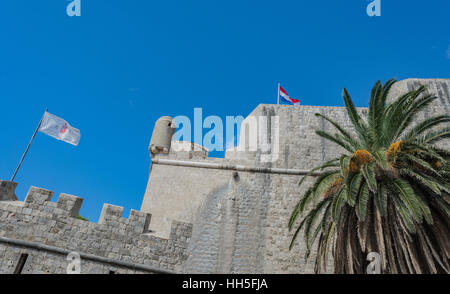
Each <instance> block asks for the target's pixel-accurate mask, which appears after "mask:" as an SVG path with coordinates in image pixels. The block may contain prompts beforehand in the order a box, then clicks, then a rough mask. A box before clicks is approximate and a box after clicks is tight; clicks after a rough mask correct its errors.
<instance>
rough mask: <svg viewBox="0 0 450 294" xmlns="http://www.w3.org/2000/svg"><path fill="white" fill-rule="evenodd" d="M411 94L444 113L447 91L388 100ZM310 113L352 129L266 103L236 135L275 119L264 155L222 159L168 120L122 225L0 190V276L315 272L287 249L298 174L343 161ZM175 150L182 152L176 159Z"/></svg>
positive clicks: (435, 88)
mask: <svg viewBox="0 0 450 294" xmlns="http://www.w3.org/2000/svg"><path fill="white" fill-rule="evenodd" d="M418 84H426V85H427V86H428V88H429V91H431V92H432V93H435V94H436V95H438V96H439V99H438V101H436V103H435V104H434V105H432V106H430V107H429V111H427V112H426V113H425V114H424V115H425V116H430V115H435V114H442V113H449V110H450V96H449V95H450V94H449V89H450V80H417V79H409V80H404V81H401V82H398V83H396V84H395V85H394V87H393V89H392V91H391V95H390V98H389V99H391V100H392V99H393V98H395V97H397V96H398V95H399V94H400V93H403V92H404V91H405V90H407V89H408V90H411V89H412V88H411V87H417V85H418ZM359 111H360V113H361V114H362V115H365V114H366V112H367V109H365V108H360V109H359ZM317 112H319V113H322V114H324V115H327V116H329V117H331V118H332V119H334V120H336V121H338V122H340V123H341V124H343V125H344V126H347V127H350V126H351V124H350V122H349V120H348V119H347V117H346V111H345V109H344V108H343V107H322V106H284V105H264V104H261V105H259V106H258V107H257V108H256V109H255V110H254V111H253V112H252V113H251V114H250V115H249V116H248V117H247V118H246V119H245V121H244V124H243V125H245V122H248V121H249V120H250V119H251V118H252V117H260V116H263V117H268V118H269V120H270V117H278V118H279V120H278V121H273V122H274V125H273V126H271V124H270V123H269V124H268V125H258V133H261V134H263V135H264V136H265V137H267V138H270V141H269V146H268V148H267V150H264V148H261V146H259V145H258V148H257V149H256V151H254V150H252V151H250V150H247V151H238V150H237V148H235V149H232V150H228V151H227V152H226V155H225V158H210V157H208V151H207V150H206V149H204V148H202V147H201V146H198V145H196V144H193V143H191V142H171V139H172V135H173V129H168V128H166V127H170V126H169V123H170V118H168V117H163V118H162V119H160V120H159V121H158V122H157V124H156V125H155V129H154V133H153V135H152V142H151V144H150V147H149V150H150V153H151V159H152V165H151V168H150V175H149V181H148V184H147V189H146V192H145V195H144V199H143V202H142V207H141V211H140V212H138V211H131V213H130V217H129V219H123V218H121V213H122V208H120V207H116V206H112V205H109V204H105V206H104V208H103V211H102V214H101V217H100V220H99V223H98V224H94V223H89V222H85V221H82V220H78V219H76V218H75V216H76V215H78V211H79V207H80V205H81V201H82V199H81V198H78V197H75V196H70V195H66V194H62V195H61V196H60V198H59V199H58V202H57V203H54V202H50V198H51V194H52V193H51V192H50V191H46V190H43V189H38V188H33V187H32V188H31V189H30V191H29V193H28V196H27V198H26V199H25V201H24V202H20V201H17V197H15V195H14V189H15V185H16V184H14V183H9V182H0V221H1V223H0V273H9V272H13V271H14V270H15V269H16V268H17V265H18V263H20V262H19V260H20V259H21V256H22V257H23V256H24V255H23V254H28V258H27V260H26V262H25V264H24V266H23V272H30V273H31V272H33V273H34V272H49V273H62V272H65V270H66V267H67V264H68V261H67V260H66V256H67V253H68V252H70V251H78V252H79V253H80V254H81V255H82V256H81V259H82V272H87V273H107V272H109V271H113V272H117V273H131V272H132V273H134V272H139V273H149V272H154V273H158V272H165V273H173V272H186V273H312V272H313V269H314V258H313V257H312V258H310V259H309V260H308V262H307V263H305V260H304V254H305V250H306V248H305V244H304V243H303V242H302V240H301V238H299V239H298V242H297V244H296V245H295V247H294V248H293V250H291V251H289V249H288V246H289V242H290V240H291V237H292V235H291V233H289V232H288V229H287V223H288V218H289V216H290V213H291V211H292V208H293V207H294V205H295V203H296V201H297V200H298V198H299V197H300V195H301V194H302V193H303V192H304V189H305V187H306V186H308V185H307V183H306V184H305V185H304V186H303V187H302V188H300V189H299V188H298V185H297V183H298V181H299V179H300V178H301V177H302V175H304V174H305V173H306V171H307V170H309V169H311V168H313V167H315V166H317V165H318V164H320V163H322V162H324V161H327V160H329V159H331V158H333V157H335V156H337V155H339V154H341V153H342V152H343V150H341V149H340V148H337V147H336V146H335V145H333V144H331V143H329V142H327V141H325V140H324V139H322V138H320V137H319V136H317V135H316V134H315V131H316V130H318V129H322V130H327V131H331V132H334V130H333V127H332V126H331V125H330V124H328V123H327V122H326V121H324V120H323V119H320V118H318V117H316V116H315V115H314V114H315V113H317ZM277 126H279V130H280V132H279V136H276V132H275V130H276V129H277ZM245 134H248V133H247V132H246V128H245V127H243V128H242V129H241V141H240V144H242V145H243V146H241V147H244V148H247V149H248V147H249V146H247V141H245V140H242V138H243V137H244V135H245ZM154 138H155V139H154ZM443 144H444V145H446V146H449V145H450V144H448V142H445V143H443ZM180 146H184V147H186V146H188V147H189V148H188V150H186V148H185V151H182V152H180V151H175V150H179V148H175V147H180ZM268 159H269V160H268ZM310 180H312V178H311V179H310ZM150 217H151V221H150ZM83 264H84V265H85V266H83ZM330 264H332V263H331V262H330ZM329 271H332V268H331V266H330V268H329Z"/></svg>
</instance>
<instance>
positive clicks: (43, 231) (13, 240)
mask: <svg viewBox="0 0 450 294" xmlns="http://www.w3.org/2000/svg"><path fill="white" fill-rule="evenodd" d="M10 185H11V183H10V182H6V181H1V182H0V187H2V189H0V192H1V191H2V190H3V191H5V190H6V189H5V188H7V187H8V186H10ZM14 186H15V185H14ZM8 190H9V192H11V193H12V194H9V195H8V194H3V198H4V199H5V198H9V199H11V198H13V200H3V201H0V273H14V272H15V271H19V272H21V273H58V274H60V273H66V270H67V267H68V265H69V263H70V261H68V260H67V256H68V254H69V253H70V252H73V251H75V252H78V253H79V254H80V256H81V267H80V268H81V273H101V274H108V273H175V272H179V271H180V266H181V265H182V264H183V263H184V262H185V260H186V257H187V256H186V248H187V244H188V243H189V240H190V237H191V233H192V225H190V224H185V223H181V222H176V221H174V222H173V223H172V226H171V232H170V235H169V238H168V239H162V238H158V237H154V236H151V235H150V234H148V225H149V223H150V218H151V216H150V215H149V214H147V213H143V212H139V211H135V210H131V212H130V216H129V218H128V219H125V218H122V217H121V216H122V211H123V208H122V207H119V206H114V205H110V204H105V205H104V206H103V209H102V212H101V215H100V219H99V221H98V223H91V222H88V221H84V220H80V219H77V218H76V216H78V212H79V210H80V208H81V204H82V201H83V199H82V198H79V197H76V196H72V195H67V194H61V195H60V196H59V198H58V200H57V202H51V201H50V200H51V198H52V195H53V192H51V191H48V190H45V189H40V188H35V187H31V188H30V190H29V191H28V194H27V196H26V199H25V201H23V202H22V201H17V200H14V198H15V195H14V194H13V193H14V190H13V189H8ZM20 263H22V264H21V265H20ZM20 267H21V269H20Z"/></svg>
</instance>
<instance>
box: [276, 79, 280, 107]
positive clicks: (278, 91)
mask: <svg viewBox="0 0 450 294" xmlns="http://www.w3.org/2000/svg"><path fill="white" fill-rule="evenodd" d="M277 95H278V98H277V105H279V104H280V83H278V89H277Z"/></svg>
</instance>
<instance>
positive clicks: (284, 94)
mask: <svg viewBox="0 0 450 294" xmlns="http://www.w3.org/2000/svg"><path fill="white" fill-rule="evenodd" d="M278 95H279V96H280V97H281V102H285V103H288V104H299V103H300V100H297V99H294V98H291V97H289V95H288V93H287V92H286V91H285V90H284V89H283V88H282V87H281V86H278Z"/></svg>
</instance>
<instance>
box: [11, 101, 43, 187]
mask: <svg viewBox="0 0 450 294" xmlns="http://www.w3.org/2000/svg"><path fill="white" fill-rule="evenodd" d="M47 111H48V108H46V109H45V112H44V114H43V115H42V117H41V120H40V121H39V124H38V126H37V128H36V130H35V131H34V133H33V136H32V137H31V140H30V143H28V146H27V149H25V152H24V153H23V155H22V158H21V159H20V161H19V165H18V166H17V168H16V170H15V171H14V174H13V176H12V178H11V180H10V182H12V181H14V178H15V177H16V175H17V172H18V171H19V168H20V166H21V165H22V161H23V159H24V158H25V155H27V152H28V149H30V145H31V143H32V142H33V140H34V137H35V136H36V133H37V132H38V131H39V128H40V127H41V123H42V120H43V119H44V116H45V113H46V112H47Z"/></svg>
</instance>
